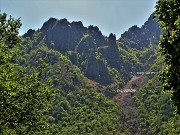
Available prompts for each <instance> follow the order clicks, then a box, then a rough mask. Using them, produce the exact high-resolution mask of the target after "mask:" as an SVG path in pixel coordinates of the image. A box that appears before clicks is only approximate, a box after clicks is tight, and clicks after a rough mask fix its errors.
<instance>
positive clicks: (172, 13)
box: [155, 0, 180, 113]
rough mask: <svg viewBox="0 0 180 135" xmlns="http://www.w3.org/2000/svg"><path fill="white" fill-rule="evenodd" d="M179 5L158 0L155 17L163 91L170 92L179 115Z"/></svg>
mask: <svg viewBox="0 0 180 135" xmlns="http://www.w3.org/2000/svg"><path fill="white" fill-rule="evenodd" d="M179 13H180V3H179V1H178V0H165V1H164V0H158V1H157V5H156V11H155V15H156V16H157V17H158V22H159V23H160V25H161V27H162V31H163V33H162V36H161V41H160V43H159V49H160V52H161V54H162V55H163V56H164V57H165V59H164V61H165V64H164V67H163V71H162V72H161V75H160V76H161V80H162V82H163V87H164V89H165V90H172V91H173V94H172V100H173V101H174V103H175V105H176V106H177V113H180V14H179Z"/></svg>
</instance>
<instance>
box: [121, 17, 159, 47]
mask: <svg viewBox="0 0 180 135" xmlns="http://www.w3.org/2000/svg"><path fill="white" fill-rule="evenodd" d="M156 20H157V19H155V20H153V14H152V15H151V16H150V17H149V18H148V21H146V22H145V23H144V25H143V26H142V27H141V28H139V27H137V25H134V26H132V27H131V28H129V29H128V31H126V32H124V33H123V34H122V35H121V38H120V39H119V41H120V42H125V43H127V45H128V47H131V48H136V49H139V50H143V48H146V47H148V45H149V44H151V43H154V44H157V43H158V42H159V40H160V36H159V35H160V34H161V29H160V25H159V24H158V23H157V22H156Z"/></svg>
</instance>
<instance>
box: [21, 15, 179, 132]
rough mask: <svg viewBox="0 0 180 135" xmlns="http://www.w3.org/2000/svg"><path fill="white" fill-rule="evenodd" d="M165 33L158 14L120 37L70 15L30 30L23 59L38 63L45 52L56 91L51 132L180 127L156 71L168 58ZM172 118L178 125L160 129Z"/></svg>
mask: <svg viewBox="0 0 180 135" xmlns="http://www.w3.org/2000/svg"><path fill="white" fill-rule="evenodd" d="M160 34H161V28H160V27H159V24H158V23H157V22H156V20H153V14H152V15H151V16H150V17H149V19H148V20H147V21H146V22H145V23H144V25H143V26H142V27H141V28H139V27H137V26H136V25H134V26H132V27H131V28H129V29H128V30H127V31H126V32H124V33H123V34H122V35H121V37H120V38H119V39H117V38H116V35H115V34H113V33H110V34H109V36H108V37H107V36H103V34H102V33H101V31H100V30H99V28H98V27H97V26H93V25H90V26H89V27H84V26H83V23H82V22H81V21H79V22H74V21H73V22H69V21H68V20H67V19H61V20H59V19H56V18H50V19H49V20H48V21H46V22H45V23H44V24H43V26H42V27H41V28H40V29H38V30H32V29H30V30H28V31H27V33H25V34H24V35H23V39H24V42H23V46H22V47H21V51H20V54H21V55H20V56H21V57H19V58H18V62H19V64H20V65H26V66H29V65H30V66H32V67H34V68H36V67H38V65H39V64H40V59H41V58H43V59H44V60H45V61H46V63H47V66H46V67H45V69H44V73H43V74H42V77H43V82H45V83H46V84H49V85H51V86H52V87H53V92H54V93H55V95H56V96H55V99H54V101H53V102H52V105H51V109H50V111H49V112H48V114H47V120H48V121H49V123H50V129H51V130H49V131H47V133H46V134H64V135H66V134H103V135H104V134H107V135H109V134H142V135H143V134H166V133H167V134H168V133H169V134H170V131H171V130H174V131H173V132H174V133H176V134H177V133H179V128H177V129H175V128H176V127H178V124H179V123H178V122H179V119H178V118H179V117H176V116H175V115H173V113H174V111H175V108H174V107H171V106H172V102H171V101H170V96H169V95H168V94H167V95H162V94H161V93H162V92H163V91H162V87H161V83H160V81H159V80H158V78H157V76H156V75H155V74H157V73H158V72H159V71H160V70H161V68H162V63H163V57H161V56H160V55H159V53H158V48H157V44H158V42H159V40H160ZM153 73H155V74H153ZM152 84H154V85H152ZM125 89H128V90H132V89H135V91H136V92H135V93H133V92H123V90H125ZM156 90H157V91H156ZM119 92H121V93H119ZM154 99H156V100H154ZM153 100H154V101H153ZM156 102H158V104H156ZM166 102H168V104H167V105H166ZM156 105H157V106H158V107H159V108H157V106H156ZM167 108H169V110H168V112H167V113H166V109H167ZM157 114H158V117H156V115H157ZM160 115H162V116H160ZM146 116H147V119H146ZM155 117H156V119H155ZM145 119H146V120H145ZM171 121H176V122H175V124H176V125H175V127H172V128H171V129H168V130H166V131H162V132H161V130H162V129H163V130H164V129H165V128H166V127H168V124H171ZM153 122H155V123H156V124H154V125H153ZM157 123H158V124H159V125H158V124H157ZM153 126H156V127H158V128H153Z"/></svg>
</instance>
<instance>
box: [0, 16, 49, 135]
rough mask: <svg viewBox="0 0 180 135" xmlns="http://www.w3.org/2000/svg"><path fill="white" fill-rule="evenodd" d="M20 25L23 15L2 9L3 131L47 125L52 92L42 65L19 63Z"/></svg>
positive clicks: (24, 130)
mask: <svg viewBox="0 0 180 135" xmlns="http://www.w3.org/2000/svg"><path fill="white" fill-rule="evenodd" d="M20 26H21V23H20V20H19V19H17V20H15V19H13V18H12V17H10V18H9V19H7V15H6V14H5V13H3V14H1V13H0V133H8V134H27V133H28V132H31V131H33V132H34V131H36V130H38V131H41V130H42V128H45V127H46V126H47V124H46V122H45V121H44V120H43V117H44V115H43V114H44V112H45V111H46V110H47V109H48V104H49V103H50V101H51V92H50V87H48V86H46V85H45V84H43V83H42V82H41V79H40V78H41V72H42V67H40V70H39V72H36V70H35V69H29V68H27V67H22V66H19V65H18V64H15V62H16V58H17V55H18V46H19V45H21V39H20V37H19V36H18V30H19V28H20Z"/></svg>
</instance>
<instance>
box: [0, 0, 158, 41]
mask: <svg viewBox="0 0 180 135" xmlns="http://www.w3.org/2000/svg"><path fill="white" fill-rule="evenodd" d="M155 4H156V0H0V10H1V12H5V13H7V14H8V15H12V16H13V17H14V18H19V17H21V22H22V24H23V25H22V27H21V29H20V35H22V34H24V33H25V32H26V31H27V30H28V29H30V28H32V29H38V28H41V27H42V25H43V23H44V22H45V21H47V20H48V19H49V18H50V17H55V18H58V19H63V18H67V19H68V21H70V22H72V21H82V22H83V24H84V26H89V25H94V26H98V27H99V29H100V30H101V31H102V33H103V35H107V36H108V35H109V34H110V33H114V34H116V37H117V38H119V37H120V35H121V34H122V33H123V32H125V31H126V30H128V28H130V27H131V26H133V25H138V26H139V27H141V26H142V25H143V24H144V22H145V21H146V20H147V19H148V17H149V16H150V14H151V13H152V12H153V11H154V10H155V9H154V6H155Z"/></svg>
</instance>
